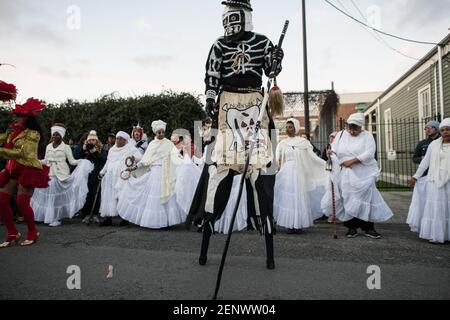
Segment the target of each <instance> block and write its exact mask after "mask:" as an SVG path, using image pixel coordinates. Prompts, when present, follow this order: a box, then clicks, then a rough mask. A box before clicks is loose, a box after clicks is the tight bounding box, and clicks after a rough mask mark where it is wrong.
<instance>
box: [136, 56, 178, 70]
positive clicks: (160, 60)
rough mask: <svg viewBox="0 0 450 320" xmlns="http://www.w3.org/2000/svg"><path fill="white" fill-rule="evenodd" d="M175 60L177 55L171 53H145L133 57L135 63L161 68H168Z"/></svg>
mask: <svg viewBox="0 0 450 320" xmlns="http://www.w3.org/2000/svg"><path fill="white" fill-rule="evenodd" d="M174 60H175V57H173V56H171V55H152V54H143V55H139V56H135V57H133V58H132V61H133V63H135V64H137V65H138V66H140V67H145V68H147V67H157V68H160V69H166V68H167V67H168V66H169V64H170V63H172V62H173V61H174Z"/></svg>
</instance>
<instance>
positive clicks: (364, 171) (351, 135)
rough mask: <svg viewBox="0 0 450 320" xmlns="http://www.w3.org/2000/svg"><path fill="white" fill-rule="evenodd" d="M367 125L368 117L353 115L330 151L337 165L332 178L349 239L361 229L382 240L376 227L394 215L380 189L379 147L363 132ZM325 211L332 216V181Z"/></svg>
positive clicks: (337, 210)
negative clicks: (365, 123)
mask: <svg viewBox="0 0 450 320" xmlns="http://www.w3.org/2000/svg"><path fill="white" fill-rule="evenodd" d="M364 121H365V117H364V114H362V113H355V114H352V115H351V116H350V117H349V119H348V120H347V129H346V130H344V131H342V132H340V133H338V135H337V136H336V138H335V140H334V141H333V143H332V145H331V149H330V150H329V151H328V154H329V156H330V157H331V161H332V164H333V170H332V173H331V175H330V178H331V180H332V181H333V182H334V193H335V197H336V202H335V203H336V217H337V218H338V219H339V220H341V221H344V226H346V227H347V228H348V232H347V234H346V236H347V237H348V238H354V237H356V236H358V229H359V228H361V229H362V230H363V231H365V234H366V236H367V237H369V238H372V239H380V238H381V235H380V234H379V233H378V232H376V231H375V225H374V223H375V222H384V221H387V220H389V219H390V218H391V217H392V216H393V214H392V211H391V209H390V208H389V207H388V205H387V204H386V202H385V201H384V199H383V197H382V196H381V194H380V192H379V191H378V189H377V187H376V181H377V179H378V176H379V174H380V170H379V167H378V163H377V161H376V159H375V151H376V145H375V140H374V138H373V136H372V134H371V133H369V132H367V131H365V130H363V129H362V127H363V126H364ZM322 209H323V211H324V213H325V214H326V215H328V216H330V215H332V212H333V201H332V187H331V181H330V183H329V184H328V185H327V191H326V193H325V196H324V197H323V199H322Z"/></svg>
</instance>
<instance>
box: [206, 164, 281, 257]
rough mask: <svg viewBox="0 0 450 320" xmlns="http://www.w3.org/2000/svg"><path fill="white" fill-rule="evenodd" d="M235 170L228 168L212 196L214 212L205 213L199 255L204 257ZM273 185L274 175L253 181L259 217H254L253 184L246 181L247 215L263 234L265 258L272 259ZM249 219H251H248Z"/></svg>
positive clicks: (228, 195)
mask: <svg viewBox="0 0 450 320" xmlns="http://www.w3.org/2000/svg"><path fill="white" fill-rule="evenodd" d="M235 174H236V173H235V172H233V171H232V170H230V172H229V173H228V175H227V176H226V177H225V178H224V179H223V180H222V181H221V182H220V183H219V185H218V187H217V191H216V193H215V197H214V213H206V216H207V219H206V222H205V224H204V227H203V241H202V248H201V253H200V255H201V256H202V257H206V255H207V253H208V247H209V241H210V237H211V235H212V232H213V228H214V224H215V222H216V221H217V220H218V219H220V218H221V216H222V214H223V212H224V211H225V208H226V206H227V203H228V200H229V198H230V193H231V189H232V187H233V180H234V176H235ZM274 186H275V176H274V175H259V176H258V178H257V179H256V181H255V189H256V194H257V195H258V205H259V209H260V219H257V218H256V211H255V203H254V197H253V186H252V185H251V183H250V181H249V180H247V181H246V186H244V187H246V189H247V197H248V198H247V208H248V210H247V211H248V213H249V216H253V222H254V224H255V226H256V228H257V229H258V230H260V231H261V233H262V234H264V235H265V242H266V252H267V260H270V261H273V259H274V253H273V251H274V250H273V235H274V234H275V232H276V231H275V227H274V224H273V192H274ZM250 221H251V220H250Z"/></svg>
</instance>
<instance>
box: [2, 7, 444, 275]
mask: <svg viewBox="0 0 450 320" xmlns="http://www.w3.org/2000/svg"><path fill="white" fill-rule="evenodd" d="M223 4H224V5H225V11H224V14H223V23H224V28H225V36H224V37H221V38H219V39H218V40H217V41H216V42H215V43H214V44H213V46H212V48H211V51H210V54H209V56H208V60H207V64H206V78H205V84H206V98H207V99H206V108H205V109H206V112H207V113H208V115H209V116H210V117H211V118H210V119H207V120H206V121H205V122H204V123H205V125H204V127H203V128H202V129H201V137H202V139H203V141H202V144H201V146H196V145H194V144H193V143H192V138H191V136H190V134H182V135H180V134H176V133H174V134H173V135H172V136H171V138H170V140H169V139H167V138H166V129H167V125H166V123H165V122H164V121H162V120H156V121H154V122H153V123H152V125H151V130H152V132H153V134H154V138H153V139H149V138H148V137H147V136H146V134H145V132H144V128H142V127H141V126H140V125H139V124H138V125H137V126H135V127H132V130H131V134H128V133H127V132H124V131H119V132H115V133H110V134H108V140H107V142H106V143H105V144H102V143H101V141H100V139H99V137H98V135H97V132H96V131H94V130H92V131H90V132H88V133H87V134H86V135H84V136H83V137H82V138H81V141H80V143H79V144H76V143H74V141H73V140H72V141H69V145H66V144H65V142H64V138H66V136H65V135H66V128H65V126H64V124H61V123H55V124H54V126H52V128H51V132H50V134H51V140H50V142H49V143H48V144H47V143H46V139H45V138H46V137H47V135H48V134H47V133H45V132H43V131H42V129H41V127H40V125H39V122H38V120H37V115H38V113H39V112H40V111H41V110H43V109H44V108H45V105H43V104H42V103H41V102H40V101H39V100H36V99H33V98H31V99H29V100H28V101H27V102H26V103H25V104H23V105H19V104H17V105H16V107H15V109H14V110H13V113H14V115H15V121H14V123H13V124H12V125H11V126H10V128H9V129H8V130H7V131H6V132H5V133H1V134H0V159H4V160H6V163H5V164H4V168H2V170H1V172H0V210H1V211H0V218H1V220H2V222H3V224H4V225H5V226H6V229H7V237H6V240H5V241H4V242H3V243H2V244H0V248H6V247H9V246H11V245H12V244H13V243H15V242H18V241H19V240H20V238H21V234H20V233H19V231H18V230H17V228H16V226H15V221H14V218H13V213H14V212H15V211H16V212H18V213H19V215H20V216H21V217H22V218H23V220H24V221H25V222H26V225H27V229H28V232H27V234H26V237H25V238H26V239H25V241H23V242H22V243H21V245H22V246H29V245H32V244H34V243H36V241H37V240H38V238H39V235H40V234H39V231H38V230H37V228H36V225H35V221H38V222H43V223H45V224H48V225H50V226H51V227H58V226H60V225H61V224H62V223H63V222H64V219H72V218H74V217H75V216H77V215H78V216H79V217H80V218H81V219H83V220H82V221H83V222H85V223H91V222H94V223H98V224H99V225H100V226H111V225H112V224H113V223H114V220H118V221H119V222H118V226H126V225H128V224H130V223H131V224H134V225H137V226H140V227H143V228H150V229H170V228H171V227H172V226H174V225H180V224H183V223H184V224H185V225H186V226H187V227H190V226H191V225H196V226H198V227H199V228H200V229H199V230H200V231H202V233H203V234H202V236H203V239H202V245H201V250H200V256H199V264H200V265H205V264H206V263H207V253H208V247H209V242H210V238H211V236H212V235H213V234H214V233H228V232H229V230H230V229H231V230H235V231H237V230H239V231H240V230H245V229H248V230H251V229H255V230H258V231H259V232H260V233H261V235H263V236H264V238H265V244H266V253H267V260H266V263H267V264H266V266H267V268H268V269H274V268H275V262H274V252H273V251H274V248H273V236H274V234H275V233H276V226H277V225H278V226H282V227H284V228H285V229H286V230H287V232H288V233H290V234H293V233H301V232H302V231H303V230H305V229H307V228H310V227H312V226H313V225H314V221H315V220H317V219H319V218H321V217H322V216H323V215H325V216H327V217H329V220H328V222H334V221H336V220H340V221H342V222H343V223H344V226H345V227H347V233H346V236H347V237H348V238H354V237H356V236H358V235H359V229H361V230H362V231H363V232H364V234H365V235H366V236H367V237H369V238H372V239H379V238H381V237H382V236H381V234H379V233H378V232H377V231H376V229H375V223H379V222H385V221H387V220H389V219H390V218H391V217H392V216H393V213H392V211H391V209H390V208H389V207H388V205H387V204H386V202H385V201H384V200H383V198H382V196H381V194H380V192H379V191H378V190H377V187H376V181H377V179H378V177H379V175H380V170H379V164H378V162H377V160H376V158H375V153H376V143H375V140H374V138H373V136H372V135H371V134H370V133H369V132H368V131H365V130H364V121H365V119H364V115H363V114H361V113H355V114H352V115H351V116H350V117H349V118H348V119H347V123H346V128H345V129H344V130H342V131H341V132H334V133H331V134H330V141H329V145H328V147H327V148H326V150H325V151H324V153H323V154H320V152H317V150H316V149H315V148H314V146H313V145H312V144H311V142H310V141H308V140H307V139H305V138H302V137H301V136H300V123H299V121H298V120H297V119H288V120H287V121H286V134H287V136H288V138H287V139H285V140H282V141H281V142H279V143H277V137H275V136H272V134H273V129H274V128H275V125H274V121H273V117H274V115H276V110H275V109H274V108H273V106H271V105H269V106H268V107H267V106H265V105H262V101H264V100H265V99H264V96H263V93H262V92H261V85H262V75H263V73H264V74H266V75H267V76H268V77H272V78H273V77H276V76H277V75H278V74H279V73H280V72H281V70H282V67H281V62H282V60H283V57H284V53H283V51H282V49H281V48H278V47H276V46H274V45H273V44H272V42H271V41H270V40H269V39H268V38H267V37H265V36H263V35H261V34H257V33H254V32H253V31H252V30H253V24H252V10H253V9H252V8H251V4H250V1H248V0H239V1H238V0H233V1H231V0H229V1H224V2H223ZM243 44H245V46H244V45H243ZM245 48H248V49H249V50H248V51H246V52H243V51H242V50H244V51H245ZM250 49H251V50H250ZM274 62H276V63H274ZM15 98H16V89H15V87H14V86H13V85H9V84H7V83H4V82H0V99H1V100H2V101H14V100H15ZM263 108H265V109H263ZM261 113H262V115H264V116H263V117H259V115H260V114H261ZM261 118H262V119H261ZM258 119H259V121H258ZM257 121H258V123H257ZM256 125H258V129H259V130H257V129H256ZM130 129H131V124H130ZM213 129H215V130H213ZM427 132H428V133H429V138H428V139H427V141H424V142H421V143H420V145H419V146H418V148H417V151H416V154H415V156H414V161H415V162H416V163H418V164H419V163H420V165H419V169H418V171H417V173H416V174H415V175H414V176H413V177H412V178H411V179H410V181H409V185H410V186H411V187H413V186H415V190H414V196H413V200H412V204H411V208H410V211H409V215H408V221H407V222H408V223H409V225H410V226H411V229H412V231H414V232H419V236H420V238H423V239H426V240H428V241H430V242H433V243H443V242H445V241H449V240H450V119H445V120H444V121H442V123H440V124H439V123H436V122H432V123H429V124H428V125H427ZM256 134H257V135H256ZM254 135H255V136H254ZM254 138H256V139H254ZM255 140H256V141H255ZM252 144H253V145H254V148H249V146H250V145H252ZM250 150H251V151H252V152H253V153H252V154H249V152H250ZM249 156H250V158H251V159H252V161H251V163H250V165H249V166H248V167H246V166H244V163H245V159H246V158H247V157H249ZM245 169H247V171H245ZM239 200H240V202H239V206H238V207H236V208H235V204H236V203H237V201H239ZM234 210H237V216H236V220H235V223H234V225H233V226H230V224H231V221H232V219H231V217H232V214H233V212H234Z"/></svg>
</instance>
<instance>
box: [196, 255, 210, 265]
mask: <svg viewBox="0 0 450 320" xmlns="http://www.w3.org/2000/svg"><path fill="white" fill-rule="evenodd" d="M207 260H208V258H207V257H202V256H200V258H198V264H199V265H201V266H204V265H205V264H206V261H207Z"/></svg>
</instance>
